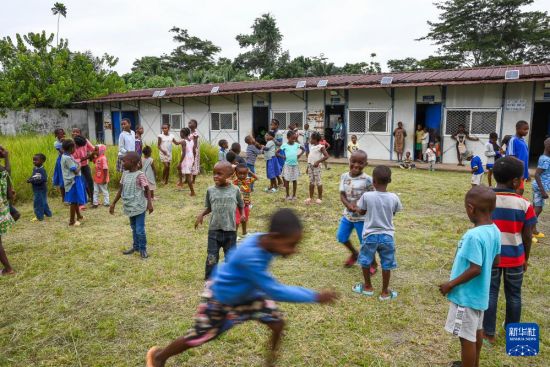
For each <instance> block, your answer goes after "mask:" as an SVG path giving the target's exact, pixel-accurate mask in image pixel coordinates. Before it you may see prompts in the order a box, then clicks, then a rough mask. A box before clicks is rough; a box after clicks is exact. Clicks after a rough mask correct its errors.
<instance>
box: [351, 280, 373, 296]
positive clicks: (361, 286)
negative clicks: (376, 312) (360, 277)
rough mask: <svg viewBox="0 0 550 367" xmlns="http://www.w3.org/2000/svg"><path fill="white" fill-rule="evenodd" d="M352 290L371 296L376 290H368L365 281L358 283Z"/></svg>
mask: <svg viewBox="0 0 550 367" xmlns="http://www.w3.org/2000/svg"><path fill="white" fill-rule="evenodd" d="M351 290H352V291H353V292H355V293H358V294H362V295H363V296H367V297H371V296H373V295H374V291H373V290H370V291H366V290H365V284H363V283H356V284H355V285H354V286H353V287H352V288H351Z"/></svg>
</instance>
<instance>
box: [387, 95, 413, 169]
mask: <svg viewBox="0 0 550 367" xmlns="http://www.w3.org/2000/svg"><path fill="white" fill-rule="evenodd" d="M393 111H394V114H395V119H394V129H395V128H397V123H398V122H399V121H401V122H403V127H404V128H405V131H406V132H407V137H406V139H405V150H404V152H407V151H410V152H411V155H414V136H415V135H414V130H415V127H414V120H415V116H414V114H415V103H414V88H396V89H395V100H394V110H393ZM392 150H393V147H392ZM403 156H404V155H403ZM393 159H397V156H396V154H395V152H394V153H393Z"/></svg>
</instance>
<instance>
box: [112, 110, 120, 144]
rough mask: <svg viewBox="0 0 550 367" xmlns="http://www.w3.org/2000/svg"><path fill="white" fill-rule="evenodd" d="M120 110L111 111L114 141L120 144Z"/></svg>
mask: <svg viewBox="0 0 550 367" xmlns="http://www.w3.org/2000/svg"><path fill="white" fill-rule="evenodd" d="M120 114H121V113H120V111H114V112H111V121H112V122H113V142H114V143H115V144H118V136H119V135H120V120H121V119H122V118H121V117H120Z"/></svg>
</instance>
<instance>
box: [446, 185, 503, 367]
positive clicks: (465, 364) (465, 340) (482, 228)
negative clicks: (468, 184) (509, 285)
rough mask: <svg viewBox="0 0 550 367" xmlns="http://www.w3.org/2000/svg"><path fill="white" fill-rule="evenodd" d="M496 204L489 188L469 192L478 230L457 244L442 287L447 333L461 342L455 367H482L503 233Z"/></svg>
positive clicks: (468, 203)
mask: <svg viewBox="0 0 550 367" xmlns="http://www.w3.org/2000/svg"><path fill="white" fill-rule="evenodd" d="M495 204H496V195H495V193H494V192H493V191H492V190H491V189H489V188H488V187H482V186H475V187H473V188H471V189H470V191H468V193H467V194H466V197H465V206H466V214H468V218H469V219H470V221H471V222H472V223H473V224H474V226H475V227H474V228H472V229H470V230H468V231H467V232H466V233H465V234H464V236H462V239H461V240H460V241H459V243H458V249H457V251H456V254H455V259H454V263H453V267H452V270H451V277H450V281H448V282H446V283H443V284H441V285H440V286H439V291H440V292H441V294H442V295H444V296H445V295H447V298H448V299H449V301H450V302H451V304H450V307H449V313H448V315H447V322H446V325H445V330H446V331H448V332H449V333H452V334H453V335H454V336H458V337H459V339H460V347H461V360H462V361H461V362H454V363H453V366H462V367H478V366H479V356H480V352H481V346H482V345H483V326H482V325H483V312H484V311H485V310H486V309H487V307H488V305H489V285H490V283H491V267H492V266H493V264H498V261H499V260H498V257H499V256H498V255H499V254H500V231H499V230H498V228H497V226H495V225H494V224H493V219H492V217H491V215H492V212H493V210H494V209H495Z"/></svg>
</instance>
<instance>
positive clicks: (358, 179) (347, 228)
mask: <svg viewBox="0 0 550 367" xmlns="http://www.w3.org/2000/svg"><path fill="white" fill-rule="evenodd" d="M367 164H368V157H367V153H366V152H365V151H363V150H357V151H355V152H354V153H353V154H352V155H351V156H350V158H349V172H346V173H344V174H342V176H340V188H339V191H340V201H341V202H342V204H344V214H343V215H342V219H340V225H339V226H338V232H337V233H336V239H337V240H338V242H340V243H342V244H343V245H344V246H346V248H347V249H348V250H349V251H350V252H351V254H350V257H349V258H348V259H347V260H346V262H345V263H344V266H345V267H347V268H349V267H352V266H353V265H355V262H356V261H357V257H358V256H359V253H358V252H357V250H356V249H355V247H353V245H352V243H351V241H350V236H351V232H353V230H354V229H355V233H356V234H357V238H358V239H359V244H361V242H363V226H364V223H365V216H364V215H360V214H358V213H357V200H359V199H360V198H361V196H362V195H363V194H364V193H365V192H367V191H373V190H374V186H372V178H371V177H370V176H369V175H367V174H366V173H363V169H365V167H366V166H367ZM371 271H372V274H374V273H375V272H376V263H374V264H373V266H372V268H371Z"/></svg>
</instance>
